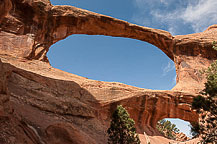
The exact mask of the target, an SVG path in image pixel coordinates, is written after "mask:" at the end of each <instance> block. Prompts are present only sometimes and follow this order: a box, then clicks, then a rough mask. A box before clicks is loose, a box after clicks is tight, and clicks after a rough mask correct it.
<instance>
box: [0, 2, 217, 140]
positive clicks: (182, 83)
mask: <svg viewBox="0 0 217 144" xmlns="http://www.w3.org/2000/svg"><path fill="white" fill-rule="evenodd" d="M72 34H88V35H108V36H115V37H127V38H133V39H138V40H142V41H145V42H148V43H151V44H153V45H155V46H157V47H158V48H160V49H161V50H162V51H163V52H164V53H165V54H166V55H167V56H168V57H169V58H170V59H172V60H173V61H174V63H175V66H176V72H177V85H176V86H175V87H174V88H173V90H172V91H154V90H147V89H141V88H136V87H132V86H128V85H124V84H121V83H109V82H101V81H94V80H90V79H86V78H83V77H79V76H76V75H73V74H69V73H66V72H63V71H61V70H58V69H55V68H53V67H51V66H50V65H49V63H48V59H47V57H46V53H47V52H48V50H49V47H50V46H51V45H52V44H54V43H56V42H57V41H59V40H62V39H64V38H66V37H67V36H69V35H72ZM214 40H217V28H216V26H211V27H209V28H208V29H207V30H206V31H204V32H202V33H197V34H191V35H184V36H172V35H171V34H170V33H169V32H166V31H162V30H157V29H152V28H147V27H141V26H137V25H134V24H130V23H127V22H125V21H121V20H118V19H115V18H112V17H108V16H105V15H100V14H96V13H93V12H89V11H86V10H82V9H79V8H75V7H72V6H52V5H51V4H50V2H49V0H1V3H0V60H1V61H0V78H1V79H0V122H1V124H0V126H1V131H2V133H0V143H8V144H9V143H10V144H13V143H14V144H15V143H16V144H17V143H42V144H43V143H48V144H53V143H56V144H57V143H66V144H67V143H88V144H91V143H93V144H94V143H106V141H107V136H106V129H107V128H108V125H109V122H110V116H111V114H112V112H113V110H114V109H115V108H116V106H117V105H118V104H122V105H123V106H124V107H126V109H127V110H128V112H129V113H130V114H131V117H132V118H133V119H134V120H135V122H136V127H137V131H138V133H143V132H144V131H145V132H146V133H147V134H148V135H157V134H158V133H157V132H156V130H155V126H156V123H157V121H158V120H161V119H163V118H180V119H183V120H186V121H190V122H195V121H197V119H198V116H197V114H196V113H195V112H194V111H192V110H191V108H190V104H191V101H192V98H193V97H194V96H195V94H196V93H198V92H199V91H200V90H202V89H203V82H204V77H203V76H202V75H200V73H199V70H200V69H202V68H207V67H208V66H209V64H210V63H211V62H212V61H213V60H214V59H216V57H217V53H216V52H215V51H214V50H212V48H211V47H212V42H213V41H214Z"/></svg>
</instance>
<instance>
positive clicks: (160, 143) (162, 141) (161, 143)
mask: <svg viewBox="0 0 217 144" xmlns="http://www.w3.org/2000/svg"><path fill="white" fill-rule="evenodd" d="M139 138H140V141H141V144H148V143H147V140H146V139H147V138H146V137H145V135H143V134H139ZM148 139H149V140H150V144H169V142H170V144H197V143H198V142H199V138H196V139H192V140H188V141H185V142H178V141H174V140H170V139H167V138H165V137H162V136H148Z"/></svg>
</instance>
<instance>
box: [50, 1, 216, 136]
mask: <svg viewBox="0 0 217 144" xmlns="http://www.w3.org/2000/svg"><path fill="white" fill-rule="evenodd" d="M51 3H52V4H53V5H72V6H75V7H79V8H83V9H86V10H90V11H93V12H97V13H100V14H105V15H108V16H112V17H115V18H118V19H122V20H125V21H128V22H131V23H134V24H138V25H141V26H147V27H152V28H157V29H163V30H166V31H169V32H171V33H172V34H173V35H184V34H190V33H194V32H201V31H203V30H205V29H206V28H207V27H208V26H210V25H212V24H215V23H216V22H217V8H216V6H217V0H186V1H183V0H91V1H90V0H79V1H74V0H51ZM48 58H49V61H50V63H51V65H52V66H53V67H55V68H58V69H61V70H64V71H67V72H70V73H73V74H77V75H80V76H83V77H87V78H90V79H94V80H102V81H110V82H121V83H125V84H128V85H133V86H137V87H141V88H147V89H158V90H169V89H171V88H172V87H173V86H174V85H175V78H176V72H175V66H174V63H173V62H172V61H171V60H170V59H169V58H168V57H167V56H166V55H165V54H164V53H163V52H162V51H161V50H159V49H158V48H156V47H155V46H152V45H150V44H148V43H145V42H142V41H139V40H133V39H127V38H113V37H108V36H107V37H106V36H88V35H72V36H70V37H68V38H66V39H65V40H62V41H60V42H57V43H56V44H55V45H53V46H52V47H51V48H50V51H49V52H48ZM172 121H173V123H175V124H177V126H179V128H180V129H183V131H184V132H185V133H187V132H189V128H188V127H187V125H188V123H184V122H181V121H178V120H176V119H173V120H172ZM188 135H189V134H188Z"/></svg>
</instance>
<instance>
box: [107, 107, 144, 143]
mask: <svg viewBox="0 0 217 144" xmlns="http://www.w3.org/2000/svg"><path fill="white" fill-rule="evenodd" d="M134 125H135V122H134V120H133V119H131V118H130V117H129V114H128V112H127V111H126V109H125V108H124V107H123V106H122V105H119V106H117V109H116V110H115V111H114V113H113V114H112V121H111V124H110V128H109V129H108V130H107V133H108V135H109V138H108V143H109V144H140V140H139V137H138V134H137V133H136V128H135V126H134Z"/></svg>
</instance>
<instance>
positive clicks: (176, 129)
mask: <svg viewBox="0 0 217 144" xmlns="http://www.w3.org/2000/svg"><path fill="white" fill-rule="evenodd" d="M192 127H193V126H192V124H191V123H190V122H187V121H184V120H181V119H178V118H176V119H174V118H165V119H162V120H159V121H158V122H157V124H156V129H157V130H158V132H159V133H160V134H161V135H162V136H164V137H166V138H168V139H171V140H174V141H182V142H183V141H189V140H191V139H192V138H195V137H197V134H198V133H195V131H192Z"/></svg>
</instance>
